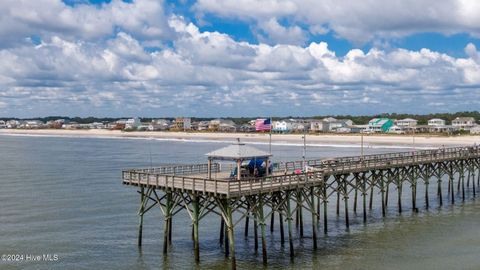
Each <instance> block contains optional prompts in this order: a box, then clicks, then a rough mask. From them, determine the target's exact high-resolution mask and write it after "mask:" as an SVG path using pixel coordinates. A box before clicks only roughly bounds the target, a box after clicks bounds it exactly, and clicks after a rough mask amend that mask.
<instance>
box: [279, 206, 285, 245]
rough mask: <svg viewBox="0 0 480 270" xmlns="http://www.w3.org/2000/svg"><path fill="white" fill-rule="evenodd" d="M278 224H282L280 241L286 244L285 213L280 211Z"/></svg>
mask: <svg viewBox="0 0 480 270" xmlns="http://www.w3.org/2000/svg"><path fill="white" fill-rule="evenodd" d="M278 225H279V226H280V243H281V244H282V246H283V245H284V244H285V232H284V229H283V215H282V213H281V212H280V211H279V212H278Z"/></svg>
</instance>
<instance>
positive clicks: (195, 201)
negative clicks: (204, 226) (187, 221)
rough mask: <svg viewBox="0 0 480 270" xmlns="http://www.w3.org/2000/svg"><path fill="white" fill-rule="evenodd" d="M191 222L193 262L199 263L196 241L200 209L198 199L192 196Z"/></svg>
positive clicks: (198, 247)
mask: <svg viewBox="0 0 480 270" xmlns="http://www.w3.org/2000/svg"><path fill="white" fill-rule="evenodd" d="M192 210H193V211H192V219H193V220H192V221H193V243H194V244H193V249H194V254H195V262H197V263H198V262H200V242H199V240H198V222H199V218H200V207H199V203H198V197H197V196H196V195H193V196H192Z"/></svg>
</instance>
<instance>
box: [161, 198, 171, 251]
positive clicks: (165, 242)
mask: <svg viewBox="0 0 480 270" xmlns="http://www.w3.org/2000/svg"><path fill="white" fill-rule="evenodd" d="M165 198H166V201H165V217H164V227H163V254H167V252H168V247H169V245H170V242H169V241H168V235H169V231H170V218H171V214H172V207H173V206H172V204H173V203H172V192H170V191H167V192H166V195H165Z"/></svg>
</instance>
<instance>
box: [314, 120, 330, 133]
mask: <svg viewBox="0 0 480 270" xmlns="http://www.w3.org/2000/svg"><path fill="white" fill-rule="evenodd" d="M329 126H330V125H329V123H328V122H326V121H323V120H313V121H311V122H310V130H311V131H313V132H327V131H328V128H329Z"/></svg>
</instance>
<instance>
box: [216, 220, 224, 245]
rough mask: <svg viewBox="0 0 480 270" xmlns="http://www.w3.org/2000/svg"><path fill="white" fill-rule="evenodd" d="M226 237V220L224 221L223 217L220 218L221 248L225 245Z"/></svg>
mask: <svg viewBox="0 0 480 270" xmlns="http://www.w3.org/2000/svg"><path fill="white" fill-rule="evenodd" d="M224 235H225V220H223V217H220V237H219V240H218V241H219V242H220V246H222V245H223V237H224Z"/></svg>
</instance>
